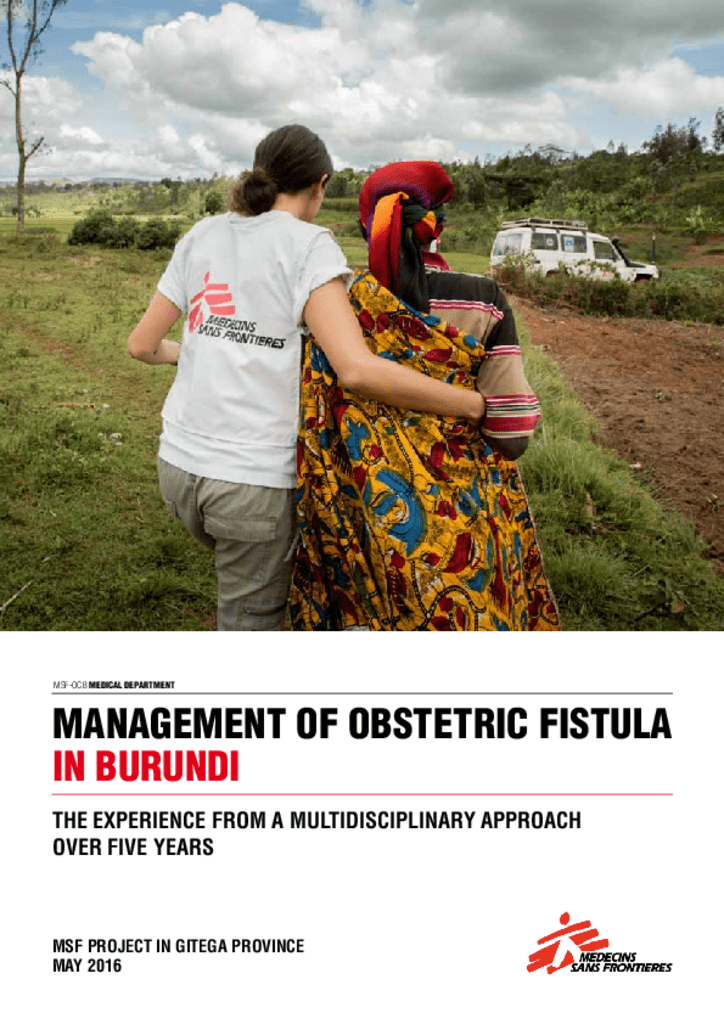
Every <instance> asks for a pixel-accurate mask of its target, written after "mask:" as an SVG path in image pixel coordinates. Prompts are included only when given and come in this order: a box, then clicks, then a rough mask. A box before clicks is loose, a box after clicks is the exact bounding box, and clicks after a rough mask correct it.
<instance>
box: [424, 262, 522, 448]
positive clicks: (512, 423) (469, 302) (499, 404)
mask: <svg viewBox="0 0 724 1024" xmlns="http://www.w3.org/2000/svg"><path fill="white" fill-rule="evenodd" d="M428 280H429V286H430V292H431V295H430V312H432V313H435V314H436V315H437V316H440V317H442V318H443V319H444V320H447V321H448V322H449V323H452V324H454V325H455V326H456V327H457V328H459V329H460V330H462V331H465V333H466V334H472V335H473V337H476V338H479V339H480V342H481V344H482V345H483V346H484V355H483V361H482V363H481V366H480V371H479V373H478V380H477V386H478V390H479V391H480V393H481V394H482V395H483V396H484V398H485V406H486V409H485V416H484V418H483V424H482V427H481V430H482V432H483V433H484V434H487V435H488V436H489V437H494V438H498V439H500V440H504V439H505V438H514V437H530V435H531V434H532V433H533V431H534V430H535V427H536V424H537V423H538V420H539V419H540V404H539V402H538V399H537V398H536V396H535V394H534V393H533V390H532V388H531V387H530V385H529V383H528V381H527V380H526V377H525V371H524V370H523V360H522V357H521V351H520V344H519V343H518V334H517V331H516V327H515V318H514V316H513V311H512V310H511V308H510V306H509V305H508V301H507V299H506V297H505V295H504V293H503V292H502V290H501V289H500V287H499V286H498V284H497V282H495V281H493V280H491V279H490V278H486V277H482V276H478V275H474V274H455V273H449V274H448V273H437V274H432V275H430V276H429V279H428Z"/></svg>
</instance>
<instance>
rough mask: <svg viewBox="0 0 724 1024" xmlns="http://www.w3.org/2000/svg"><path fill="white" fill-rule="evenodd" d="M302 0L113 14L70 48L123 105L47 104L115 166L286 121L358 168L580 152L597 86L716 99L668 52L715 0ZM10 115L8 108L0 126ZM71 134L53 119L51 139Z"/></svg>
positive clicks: (219, 166) (644, 106) (622, 96)
mask: <svg viewBox="0 0 724 1024" xmlns="http://www.w3.org/2000/svg"><path fill="white" fill-rule="evenodd" d="M303 5H304V7H306V8H307V9H308V10H309V11H311V12H312V13H313V14H315V15H317V16H318V18H319V22H318V23H317V24H315V25H313V26H311V27H310V26H309V25H301V24H295V25H291V24H283V23H280V22H276V21H272V20H270V19H269V18H264V17H260V16H259V15H257V14H256V13H254V12H253V11H252V10H251V9H249V8H248V7H245V6H243V5H241V4H237V3H228V4H225V5H224V6H222V7H221V9H220V10H219V11H218V13H215V14H212V15H209V16H203V15H201V14H199V13H195V12H187V13H184V14H182V15H181V16H180V17H177V18H175V19H174V20H166V21H163V20H162V19H163V17H164V15H163V12H153V11H151V10H148V11H142V12H138V16H139V17H141V18H142V20H145V24H146V25H147V27H146V28H145V30H144V31H143V34H142V37H141V39H140V41H137V40H136V39H134V38H131V37H130V36H129V35H125V34H123V31H122V30H120V29H119V30H118V31H103V32H97V33H96V34H95V35H94V37H93V38H92V39H86V40H83V41H78V42H76V43H75V44H74V45H73V47H72V51H73V53H74V54H75V55H76V56H77V57H80V58H83V59H84V60H85V61H86V62H87V66H88V70H89V71H90V72H91V74H93V75H94V76H96V77H97V78H98V79H100V80H101V81H102V82H103V83H104V85H105V87H106V88H105V100H104V102H105V103H106V104H113V105H114V107H115V111H110V112H109V113H108V116H107V118H106V119H105V120H104V122H103V123H102V124H100V123H99V122H96V123H94V122H93V121H92V120H89V118H88V117H86V116H84V114H83V112H82V111H81V110H80V108H79V107H78V108H77V109H76V110H75V112H74V116H72V117H71V116H70V115H66V114H65V113H62V112H61V113H60V114H59V116H56V114H57V111H56V98H55V96H53V98H52V101H51V108H52V109H53V122H54V124H59V123H61V122H62V123H63V124H65V125H66V126H67V127H68V128H69V129H70V128H71V127H72V129H73V130H74V131H76V132H84V131H98V129H99V128H100V133H101V134H102V135H103V137H104V138H106V139H107V140H108V141H106V142H105V143H104V144H102V143H101V142H99V141H98V139H91V137H90V136H89V135H87V134H86V135H85V136H81V135H78V136H77V141H78V143H79V145H80V144H82V145H83V146H84V152H87V153H88V154H90V156H92V157H93V159H95V160H98V161H100V160H101V159H102V160H109V161H110V160H113V159H117V160H118V161H119V164H118V167H119V171H118V173H121V168H122V167H126V164H127V155H128V153H132V154H133V157H134V158H135V159H136V160H138V161H139V165H138V167H137V168H136V171H135V173H137V174H139V175H140V174H150V175H151V176H153V175H154V174H156V173H161V174H162V175H166V174H169V173H171V174H173V176H176V175H177V174H181V175H182V176H184V175H192V176H193V175H195V174H205V173H211V172H212V171H214V170H216V171H219V172H220V173H221V172H226V173H235V172H236V171H237V170H239V169H240V168H241V167H243V166H248V165H249V163H250V162H251V158H252V154H253V151H254V147H255V145H256V143H257V142H258V141H259V140H260V139H261V138H262V137H263V136H264V135H265V134H266V133H267V132H268V131H269V130H270V129H271V128H274V127H276V126H278V125H280V124H284V123H288V122H289V121H301V122H303V123H306V124H308V125H309V126H310V127H311V128H312V129H313V130H315V131H317V132H318V133H319V134H320V135H321V136H322V138H323V139H324V140H325V142H327V144H328V146H329V148H330V151H331V152H333V153H334V154H335V162H336V163H337V165H341V166H346V165H348V164H352V165H353V166H357V167H366V166H369V165H370V164H372V163H377V164H378V163H382V162H385V161H387V160H392V159H400V158H411V157H415V156H420V157H432V158H435V159H443V160H452V159H456V158H459V159H464V158H469V157H470V155H471V153H472V152H476V151H477V152H479V153H480V154H481V155H482V153H483V152H484V148H486V149H488V148H493V149H494V148H496V147H498V148H501V147H505V148H508V149H511V150H514V149H517V148H519V147H521V146H522V145H525V144H526V143H530V144H531V145H533V146H538V145H543V144H546V143H553V144H555V145H558V146H561V147H562V148H564V149H577V150H579V151H584V150H585V149H586V148H587V147H588V146H589V145H590V139H589V137H588V135H587V130H586V128H585V127H576V126H575V124H574V122H575V123H577V124H579V125H585V123H586V122H585V118H584V117H583V116H581V115H582V112H583V111H585V107H586V104H590V103H591V101H592V100H593V101H595V102H596V104H597V105H598V107H600V106H601V105H602V104H608V105H611V104H615V106H616V110H617V111H619V112H621V113H622V114H625V115H633V114H645V115H652V116H655V117H656V121H657V122H660V121H663V120H666V119H667V118H671V119H676V117H677V116H678V115H679V114H680V113H684V114H686V113H687V112H689V113H693V112H699V111H701V110H702V109H711V110H712V113H713V110H714V108H715V107H716V106H719V105H722V104H723V103H724V95H723V93H722V79H721V78H718V77H711V76H706V75H702V74H697V73H696V72H695V71H694V69H693V67H692V66H691V64H690V63H687V61H685V60H682V59H681V58H680V57H677V58H672V57H670V56H668V54H669V52H670V50H671V48H672V46H673V45H674V44H676V45H677V46H678V47H683V46H685V45H691V46H694V45H695V44H696V43H697V41H707V40H708V41H711V40H712V39H716V38H718V36H719V35H720V33H721V0H690V4H689V6H688V8H687V11H686V18H685V19H684V18H682V14H681V10H674V9H673V8H670V7H668V6H665V5H662V4H661V2H660V0H638V2H637V3H636V4H635V5H634V4H631V3H630V0H607V2H606V4H601V3H599V2H596V3H594V2H592V0H579V3H578V4H577V5H575V9H573V8H572V4H571V2H570V0H506V3H505V4H504V5H501V4H497V5H493V4H485V2H484V0H416V2H413V3H408V2H406V0H376V2H375V3H374V4H362V3H359V2H358V0H303ZM257 6H258V5H257ZM260 9H261V10H263V9H264V8H263V7H261V8H260ZM274 9H277V8H274ZM120 16H121V15H119V17H120ZM123 16H125V15H123ZM128 16H129V17H130V16H131V14H130V12H129V14H128ZM133 16H134V17H135V16H136V13H135V12H134V13H133ZM151 22H155V23H154V24H151ZM682 23H685V24H684V26H683V28H682ZM106 24H107V25H109V24H110V23H108V22H106ZM134 24H135V23H134ZM139 24H140V23H139ZM680 52H681V51H680ZM688 52H689V51H687V54H686V55H687V56H688ZM48 81H50V80H48ZM60 102H61V105H62V96H61V97H60ZM96 102H97V101H96ZM121 108H122V114H123V117H122V118H120V117H118V116H116V120H118V122H119V127H118V128H117V131H120V122H121V121H123V124H124V125H125V126H126V128H125V131H126V133H127V134H128V127H127V126H128V124H129V122H130V123H135V124H136V125H137V131H136V137H135V141H134V142H133V144H132V145H131V146H130V147H129V146H125V148H124V146H123V144H122V140H121V139H115V140H114V139H112V138H110V135H111V134H112V132H113V126H114V113H115V114H116V115H118V114H119V113H120V112H121ZM39 109H40V108H38V110H39ZM2 117H3V113H2V108H0V130H2V124H3V122H2V120H1V119H2ZM589 123H591V122H589ZM88 125H94V127H93V128H89V127H88ZM652 128H653V125H652ZM99 138H100V135H99ZM70 139H71V136H70V135H68V134H66V135H65V136H62V135H58V133H57V132H56V145H57V146H58V148H59V149H60V147H61V145H64V146H65V147H66V148H67V145H68V142H69V141H70ZM89 158H90V157H89ZM58 159H60V157H58ZM141 167H143V170H141ZM160 168H163V170H158V169H160Z"/></svg>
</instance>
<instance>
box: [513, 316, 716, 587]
mask: <svg viewBox="0 0 724 1024" xmlns="http://www.w3.org/2000/svg"><path fill="white" fill-rule="evenodd" d="M510 302H511V305H512V306H513V308H514V309H515V310H516V312H519V313H520V314H521V316H522V318H523V319H524V321H525V323H526V325H527V326H528V328H529V330H530V335H531V341H532V344H533V345H536V346H541V345H542V346H544V349H545V350H546V351H548V352H549V353H550V354H551V355H552V356H553V357H554V358H555V359H556V360H557V362H558V364H559V365H560V367H561V369H562V371H563V373H564V374H565V376H566V378H567V379H568V380H569V381H570V383H571V384H572V386H573V387H574V389H575V391H576V393H577V394H578V396H579V397H580V398H581V400H582V401H583V403H584V404H585V405H586V407H587V408H588V409H590V411H591V412H592V413H593V414H594V415H595V416H596V418H597V419H598V420H599V422H600V423H601V433H600V437H599V438H597V440H600V441H601V442H603V443H604V444H607V445H608V446H610V447H611V448H614V449H615V450H616V451H617V452H618V454H619V455H620V457H621V458H622V459H624V460H625V461H626V462H628V463H629V464H631V465H634V466H636V467H640V468H637V469H636V470H635V471H636V472H637V473H641V475H642V477H643V478H644V479H646V480H648V481H649V482H650V483H651V485H652V486H653V488H654V492H655V495H656V497H657V498H658V499H659V500H660V501H661V502H662V503H663V504H665V505H668V506H669V507H671V508H675V509H678V510H679V511H680V512H683V513H685V514H686V515H687V516H690V517H691V518H692V519H693V520H694V521H695V523H696V526H697V528H698V530H699V532H700V533H701V534H702V535H703V536H704V537H705V538H706V540H707V541H709V543H710V545H711V546H710V549H709V552H708V553H709V555H710V556H711V557H712V559H714V560H715V563H716V565H717V567H718V569H719V571H721V572H724V400H723V398H722V392H723V391H724V387H723V385H724V327H718V326H713V325H709V324H695V325H693V326H687V325H685V324H683V323H677V322H668V321H652V320H627V319H622V318H619V317H617V318H615V319H611V318H598V317H586V316H581V315H580V314H577V313H575V312H573V311H569V310H564V309H561V308H558V309H544V308H540V307H537V306H534V305H532V304H531V303H530V302H527V301H525V300H523V299H520V298H518V297H516V296H510Z"/></svg>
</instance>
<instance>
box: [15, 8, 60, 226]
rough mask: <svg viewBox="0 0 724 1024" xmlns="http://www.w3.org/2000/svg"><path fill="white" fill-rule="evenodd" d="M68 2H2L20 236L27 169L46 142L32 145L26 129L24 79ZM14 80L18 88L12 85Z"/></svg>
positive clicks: (23, 221) (41, 140) (23, 215)
mask: <svg viewBox="0 0 724 1024" xmlns="http://www.w3.org/2000/svg"><path fill="white" fill-rule="evenodd" d="M65 2H66V0H0V11H1V12H3V13H4V15H5V32H6V37H7V42H8V52H9V55H10V63H5V64H3V65H2V68H3V70H4V71H9V72H10V74H9V76H8V78H3V79H2V83H3V85H4V86H5V87H6V88H7V89H9V90H10V92H11V93H12V95H13V96H14V97H15V141H16V143H17V147H18V185H17V195H18V199H17V209H18V234H19V235H20V234H22V232H23V228H24V227H25V169H26V167H27V165H28V161H29V160H30V159H31V157H33V156H35V154H36V153H37V152H38V150H39V149H40V147H41V146H42V145H43V142H44V141H45V140H44V138H43V136H42V135H41V136H40V138H38V139H35V140H33V141H30V140H29V139H28V138H27V136H26V134H25V131H24V129H23V106H22V104H23V78H24V76H25V73H26V71H27V70H28V68H29V67H30V66H31V65H32V64H33V63H34V62H35V61H36V60H37V58H38V57H39V56H40V54H41V53H42V52H43V51H42V49H41V47H40V40H41V37H42V36H43V33H44V32H45V31H46V29H47V28H49V27H50V22H51V20H52V17H53V15H54V14H55V12H56V10H57V8H58V7H62V5H63V4H64V3H65ZM13 79H15V84H14V85H13V84H12V82H13Z"/></svg>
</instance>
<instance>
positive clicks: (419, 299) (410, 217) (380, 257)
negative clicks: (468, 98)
mask: <svg viewBox="0 0 724 1024" xmlns="http://www.w3.org/2000/svg"><path fill="white" fill-rule="evenodd" d="M453 190H454V185H453V183H452V181H450V178H449V177H448V176H447V174H446V173H445V171H444V169H443V168H442V167H441V166H440V164H438V163H435V162H434V161H433V160H408V161H403V162H401V163H395V164H388V165H387V166H386V167H381V168H380V169H379V170H378V171H375V172H374V173H373V174H371V175H370V176H369V178H368V179H367V181H366V182H365V183H364V185H363V186H362V191H361V193H360V197H359V211H360V217H359V219H360V225H361V227H362V232H363V234H364V236H365V238H366V239H367V242H368V245H369V253H370V255H369V261H370V270H371V272H372V273H373V274H374V276H375V277H376V278H377V280H378V281H379V282H380V284H383V285H384V286H385V288H388V289H389V290H390V291H391V292H393V293H394V294H395V295H397V296H398V298H401V299H402V300H403V301H404V302H407V303H409V305H411V306H414V307H415V308H416V309H419V310H421V311H422V312H427V310H428V309H429V303H428V296H427V285H426V281H425V265H424V258H423V255H422V253H421V251H420V247H421V246H426V245H429V244H430V242H431V241H432V240H433V239H434V238H438V237H439V235H440V232H441V231H442V217H441V216H440V215H439V214H438V213H437V210H438V209H439V208H440V207H441V206H442V204H443V203H445V202H447V200H448V199H449V198H450V196H451V195H452V193H453ZM428 262H429V261H428ZM437 262H438V264H440V262H442V263H443V265H444V266H447V265H446V264H444V261H437Z"/></svg>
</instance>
